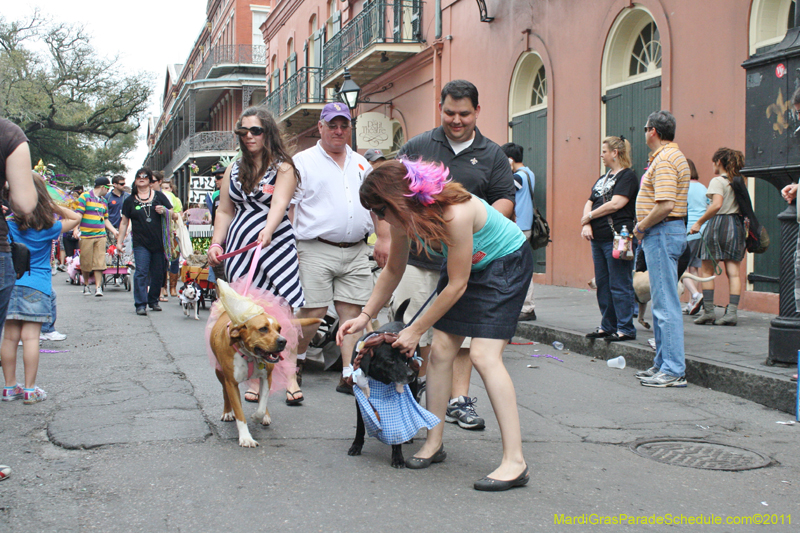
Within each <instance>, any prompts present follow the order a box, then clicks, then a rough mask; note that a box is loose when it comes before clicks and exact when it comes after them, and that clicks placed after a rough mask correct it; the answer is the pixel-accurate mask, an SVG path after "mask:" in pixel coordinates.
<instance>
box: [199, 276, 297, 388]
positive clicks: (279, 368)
mask: <svg viewBox="0 0 800 533" xmlns="http://www.w3.org/2000/svg"><path fill="white" fill-rule="evenodd" d="M230 286H231V288H232V289H233V290H235V291H236V292H238V293H239V294H244V289H245V286H246V279H245V278H244V277H242V278H239V279H238V280H236V281H234V282H233V283H231V284H230ZM244 295H245V296H248V297H249V298H251V299H252V300H253V301H254V302H255V303H256V304H258V305H260V306H261V307H262V308H263V309H264V311H265V312H266V313H267V314H269V315H270V316H272V317H273V318H275V320H277V321H278V323H279V324H280V325H281V335H282V336H283V337H284V338H285V339H286V349H285V350H284V351H283V352H281V356H282V360H281V361H280V362H278V363H276V364H275V367H274V368H273V370H272V386H271V387H270V389H269V393H270V394H273V393H275V392H277V391H281V390H284V389H286V385H287V384H288V383H289V377H290V376H292V375H293V374H294V373H295V369H296V366H297V361H296V360H295V356H293V355H292V353H293V352H294V350H295V349H296V348H297V343H298V339H299V337H300V335H302V330H301V329H300V327H299V326H297V325H295V324H294V322H293V320H294V315H293V314H292V308H291V306H290V305H289V304H288V303H287V302H286V300H284V299H283V298H281V297H280V296H275V295H274V294H272V293H271V292H269V291H266V290H263V289H259V288H258V287H253V286H252V285H251V286H250V289H249V290H248V291H247V294H244ZM224 312H225V309H224V308H223V307H222V302H221V301H220V300H217V301H215V302H214V305H212V306H211V314H210V315H209V317H208V322H206V331H205V336H206V352H207V354H208V361H209V363H210V364H211V367H212V368H215V369H217V370H220V369H221V367H220V366H219V363H218V362H217V358H216V357H215V356H214V352H212V351H211V330H212V328H213V327H214V324H216V323H217V319H219V317H220V315H222V313H224Z"/></svg>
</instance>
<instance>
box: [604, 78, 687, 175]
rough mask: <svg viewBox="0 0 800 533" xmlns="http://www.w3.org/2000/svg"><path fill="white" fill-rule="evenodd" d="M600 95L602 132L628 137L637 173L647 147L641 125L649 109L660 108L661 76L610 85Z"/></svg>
mask: <svg viewBox="0 0 800 533" xmlns="http://www.w3.org/2000/svg"><path fill="white" fill-rule="evenodd" d="M603 99H604V100H605V104H606V136H612V135H614V136H617V137H619V136H625V138H626V139H628V141H629V142H630V143H631V148H632V150H631V152H632V153H631V160H632V161H633V170H634V171H635V172H636V174H637V175H638V176H641V175H642V174H643V173H644V166H645V165H646V164H647V156H648V153H649V151H650V150H649V149H648V148H647V145H646V144H645V142H644V125H645V124H646V123H647V117H648V115H650V113H653V112H654V111H658V110H660V109H661V77H660V76H659V77H657V78H650V79H649V80H644V81H640V82H637V83H632V84H630V85H626V86H624V87H617V88H616V89H611V90H609V91H608V92H607V93H606V95H605V96H604V97H603ZM679 132H680V130H679Z"/></svg>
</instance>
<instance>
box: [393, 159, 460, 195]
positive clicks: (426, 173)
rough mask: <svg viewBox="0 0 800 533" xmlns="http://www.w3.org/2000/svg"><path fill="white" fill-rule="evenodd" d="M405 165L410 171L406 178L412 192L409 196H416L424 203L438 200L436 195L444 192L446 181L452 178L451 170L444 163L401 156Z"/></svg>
mask: <svg viewBox="0 0 800 533" xmlns="http://www.w3.org/2000/svg"><path fill="white" fill-rule="evenodd" d="M400 161H401V162H402V163H403V165H405V167H406V170H407V171H408V173H407V174H406V175H405V179H407V180H408V188H409V190H410V191H411V193H410V194H406V195H405V196H406V197H408V198H416V199H417V201H419V203H421V204H422V205H431V204H432V203H433V202H435V201H436V200H435V199H434V196H436V195H437V194H439V193H440V192H442V189H444V186H445V184H446V183H448V182H449V181H450V180H448V179H447V176H449V175H450V170H449V169H448V168H447V167H445V166H444V165H443V164H436V163H425V162H423V161H410V160H408V159H406V158H405V157H402V158H400Z"/></svg>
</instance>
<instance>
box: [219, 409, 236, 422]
mask: <svg viewBox="0 0 800 533" xmlns="http://www.w3.org/2000/svg"><path fill="white" fill-rule="evenodd" d="M220 420H222V421H223V422H233V421H234V420H236V419H235V418H234V417H233V411H231V412H230V413H222V416H221V417H220Z"/></svg>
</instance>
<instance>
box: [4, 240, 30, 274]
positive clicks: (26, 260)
mask: <svg viewBox="0 0 800 533" xmlns="http://www.w3.org/2000/svg"><path fill="white" fill-rule="evenodd" d="M9 237H10V235H9ZM9 244H10V246H11V260H12V261H13V263H14V272H16V274H17V279H19V278H21V277H22V276H23V274H25V272H30V271H31V251H30V250H28V247H27V246H25V245H24V244H22V243H21V242H14V241H11V242H10V243H9Z"/></svg>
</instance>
